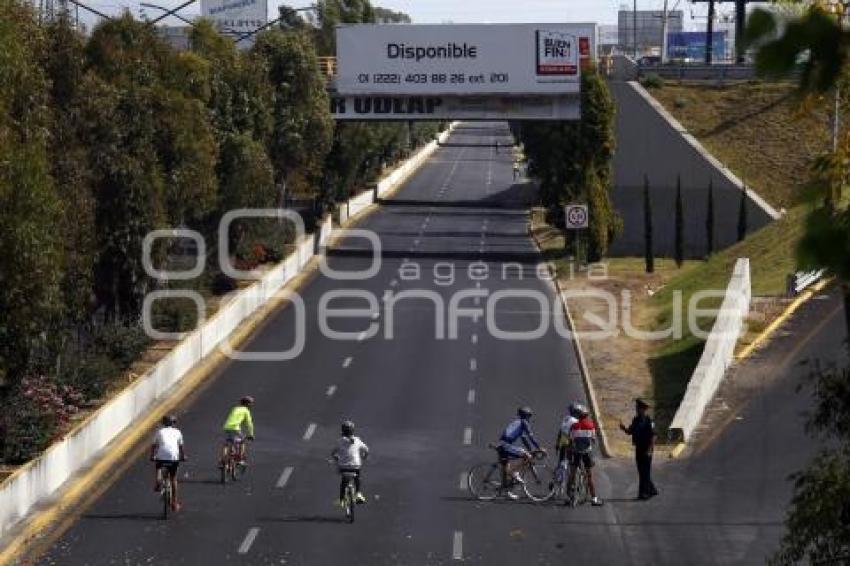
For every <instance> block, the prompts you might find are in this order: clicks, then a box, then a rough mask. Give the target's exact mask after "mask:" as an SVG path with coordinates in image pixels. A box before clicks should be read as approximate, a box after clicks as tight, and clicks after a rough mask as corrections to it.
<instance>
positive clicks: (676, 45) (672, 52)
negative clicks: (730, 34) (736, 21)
mask: <svg viewBox="0 0 850 566" xmlns="http://www.w3.org/2000/svg"><path fill="white" fill-rule="evenodd" d="M726 35H727V34H726V31H716V32H714V33H713V34H712V36H713V37H712V39H713V41H712V45H711V47H712V49H711V50H712V53H713V58H714V59H725V58H726ZM707 36H708V34H707V33H706V32H704V31H680V32H674V33H669V34H667V58H668V59H691V60H697V61H701V60H703V59H705V39H706V37H707Z"/></svg>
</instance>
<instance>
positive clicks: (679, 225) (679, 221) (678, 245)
mask: <svg viewBox="0 0 850 566" xmlns="http://www.w3.org/2000/svg"><path fill="white" fill-rule="evenodd" d="M673 256H674V258H675V260H676V266H677V267H682V264H683V263H685V205H684V203H683V202H682V178H681V177H677V178H676V239H675V250H674V252H673Z"/></svg>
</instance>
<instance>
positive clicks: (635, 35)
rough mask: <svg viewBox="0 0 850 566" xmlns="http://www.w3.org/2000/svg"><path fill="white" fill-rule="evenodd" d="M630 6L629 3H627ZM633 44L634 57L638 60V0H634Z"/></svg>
mask: <svg viewBox="0 0 850 566" xmlns="http://www.w3.org/2000/svg"><path fill="white" fill-rule="evenodd" d="M626 5H627V6H628V4H626ZM632 44H633V45H634V53H633V55H634V58H635V61H637V58H638V44H637V0H634V9H633V10H632Z"/></svg>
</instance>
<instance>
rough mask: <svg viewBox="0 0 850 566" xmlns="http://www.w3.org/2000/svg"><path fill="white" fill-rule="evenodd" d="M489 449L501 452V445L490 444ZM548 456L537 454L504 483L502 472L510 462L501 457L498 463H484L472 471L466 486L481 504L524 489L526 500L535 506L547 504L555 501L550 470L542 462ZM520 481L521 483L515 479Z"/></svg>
mask: <svg viewBox="0 0 850 566" xmlns="http://www.w3.org/2000/svg"><path fill="white" fill-rule="evenodd" d="M489 448H491V449H493V450H496V451H497V453H498V451H499V445H497V444H490V445H489ZM545 458H546V452H544V451H543V450H537V451H535V452H534V453H533V454H532V458H530V459H523V461H522V463H521V464H520V468H519V470H518V472H517V473H516V474H515V475H514V477H511V478H508V484H507V485H505V484H504V482H503V470H504V466H505V465H506V464H507V462H506V461H505V460H504V459H503V458H502V457H501V455H499V459H498V460H497V461H496V462H482V463H480V464H476V465H475V466H473V467H472V468H470V470H469V473H468V474H467V477H466V484H467V487H468V488H469V491H470V493H472V495H473V496H474V497H475V498H476V499H478V500H479V501H491V500H493V499H496V498H497V497H499V496H503V495H508V494H513V495H515V496H517V497H518V496H519V494H518V493H516V490H518V489H521V490H522V492H523V493H525V496H526V497H528V498H529V499H531V500H532V501H535V502H541V501H546V500H547V499H549V498H551V497H552V493H553V487H552V482H551V481H550V478H551V477H552V475H551V474H550V473H548V468H549V466H548V465H547V464H546V463H545V462H544V461H543V460H544V459H545ZM516 477H518V478H519V479H516Z"/></svg>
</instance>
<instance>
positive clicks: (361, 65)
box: [336, 24, 596, 96]
mask: <svg viewBox="0 0 850 566" xmlns="http://www.w3.org/2000/svg"><path fill="white" fill-rule="evenodd" d="M336 37H337V63H338V73H337V79H336V88H337V90H338V91H339V93H340V94H343V95H359V94H389V95H418V96H428V95H442V96H470V95H511V96H522V95H564V94H570V93H573V94H574V93H577V92H578V91H579V73H580V68H581V66H582V64H584V63H587V62H589V61H592V60H593V59H594V57H595V52H596V24H457V25H455V24H446V25H436V24H435V25H411V24H355V25H344V26H339V27H337V30H336Z"/></svg>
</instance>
